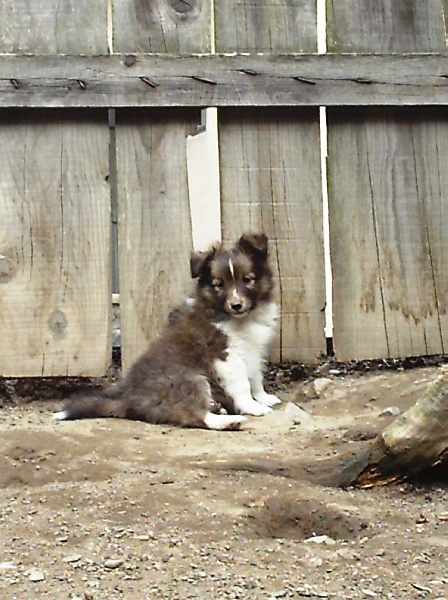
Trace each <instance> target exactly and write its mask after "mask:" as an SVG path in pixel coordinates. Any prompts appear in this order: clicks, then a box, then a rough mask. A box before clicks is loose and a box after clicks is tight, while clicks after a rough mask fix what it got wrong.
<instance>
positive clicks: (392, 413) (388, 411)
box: [378, 406, 401, 417]
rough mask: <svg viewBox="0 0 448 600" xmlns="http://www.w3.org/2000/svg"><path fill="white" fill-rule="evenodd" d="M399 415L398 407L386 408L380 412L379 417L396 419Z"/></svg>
mask: <svg viewBox="0 0 448 600" xmlns="http://www.w3.org/2000/svg"><path fill="white" fill-rule="evenodd" d="M398 415H401V410H400V409H399V408H398V406H388V407H387V408H385V409H384V410H382V411H381V412H380V414H379V415H378V416H379V417H398Z"/></svg>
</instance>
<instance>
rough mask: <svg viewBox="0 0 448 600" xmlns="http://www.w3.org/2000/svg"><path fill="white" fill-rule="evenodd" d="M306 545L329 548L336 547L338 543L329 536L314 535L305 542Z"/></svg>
mask: <svg viewBox="0 0 448 600" xmlns="http://www.w3.org/2000/svg"><path fill="white" fill-rule="evenodd" d="M305 544H327V546H334V545H335V544H336V541H335V540H333V539H332V538H331V537H328V535H313V536H312V537H309V538H307V539H306V540H305Z"/></svg>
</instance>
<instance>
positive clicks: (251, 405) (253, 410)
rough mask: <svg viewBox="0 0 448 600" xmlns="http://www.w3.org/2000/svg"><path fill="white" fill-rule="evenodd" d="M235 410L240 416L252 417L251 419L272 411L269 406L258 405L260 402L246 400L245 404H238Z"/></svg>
mask: <svg viewBox="0 0 448 600" xmlns="http://www.w3.org/2000/svg"><path fill="white" fill-rule="evenodd" d="M237 408H238V410H239V412H240V413H241V414H242V415H252V416H253V417H262V416H263V415H267V414H268V413H270V412H271V411H272V408H270V407H269V406H266V405H265V404H260V402H256V401H255V400H251V401H248V400H246V401H245V402H241V403H238V406H237Z"/></svg>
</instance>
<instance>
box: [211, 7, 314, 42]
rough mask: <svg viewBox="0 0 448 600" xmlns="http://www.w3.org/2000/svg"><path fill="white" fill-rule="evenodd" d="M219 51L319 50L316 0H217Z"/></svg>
mask: <svg viewBox="0 0 448 600" xmlns="http://www.w3.org/2000/svg"><path fill="white" fill-rule="evenodd" d="M215 22H216V47H217V50H218V51H219V52H232V51H242V50H243V49H244V51H246V52H277V53H280V52H316V51H317V37H316V28H317V23H316V2H315V0H280V1H279V0H263V1H258V2H254V1H253V0H215Z"/></svg>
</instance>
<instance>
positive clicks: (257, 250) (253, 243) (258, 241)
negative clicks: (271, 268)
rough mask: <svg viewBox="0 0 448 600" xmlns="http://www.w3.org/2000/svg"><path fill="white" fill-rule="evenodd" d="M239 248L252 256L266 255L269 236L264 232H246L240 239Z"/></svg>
mask: <svg viewBox="0 0 448 600" xmlns="http://www.w3.org/2000/svg"><path fill="white" fill-rule="evenodd" d="M238 248H239V249H240V250H242V251H243V252H244V253H245V254H249V255H250V256H258V257H266V256H267V254H268V238H267V237H266V236H265V235H264V233H244V234H243V235H242V236H241V237H240V239H239V240H238Z"/></svg>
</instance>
